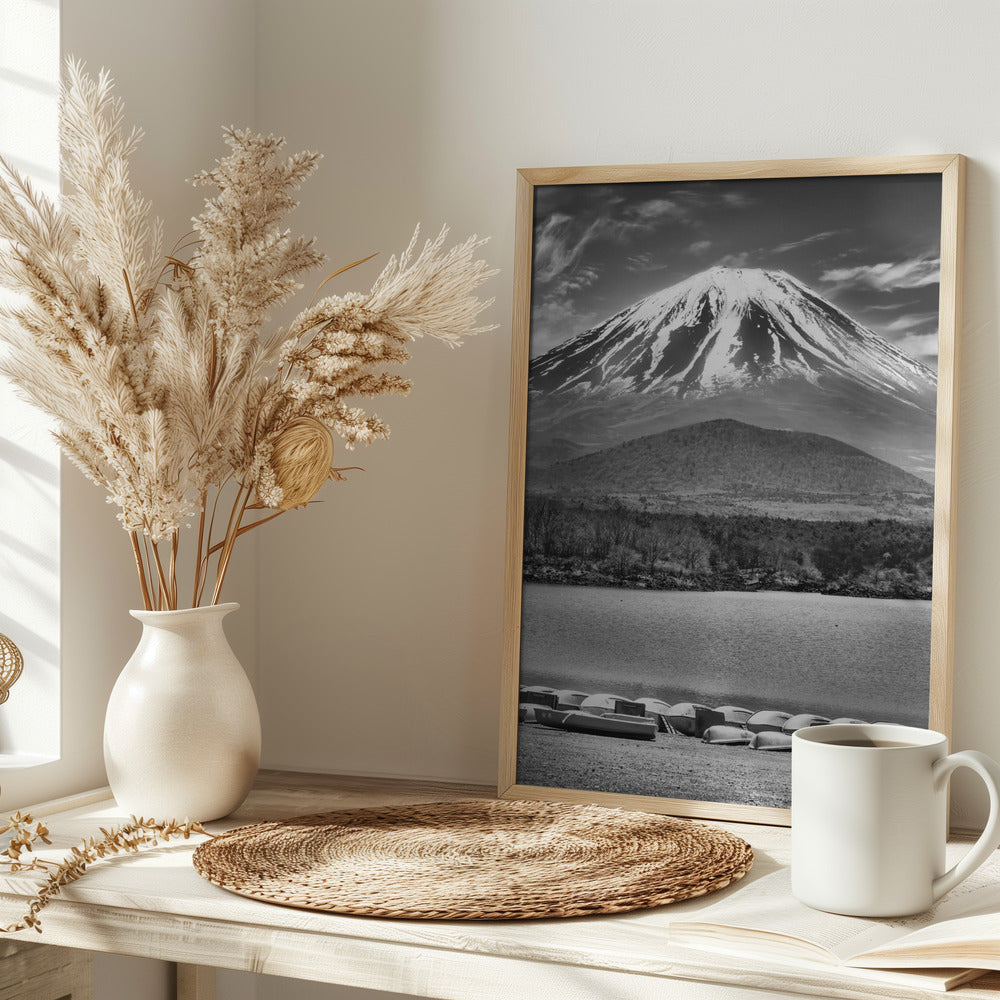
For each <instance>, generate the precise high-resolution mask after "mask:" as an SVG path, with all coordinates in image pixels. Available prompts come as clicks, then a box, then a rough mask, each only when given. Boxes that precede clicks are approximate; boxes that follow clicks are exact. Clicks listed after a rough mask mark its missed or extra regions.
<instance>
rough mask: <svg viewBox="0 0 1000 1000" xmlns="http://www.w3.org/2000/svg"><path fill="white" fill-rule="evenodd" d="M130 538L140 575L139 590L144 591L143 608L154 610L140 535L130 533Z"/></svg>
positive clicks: (134, 532)
mask: <svg viewBox="0 0 1000 1000" xmlns="http://www.w3.org/2000/svg"><path fill="white" fill-rule="evenodd" d="M129 537H130V538H131V539H132V553H133V555H134V556H135V568H136V571H137V572H138V574H139V589H140V590H141V591H142V606H143V607H144V608H145V609H146V610H147V611H152V610H153V602H152V601H151V600H150V599H149V585H148V584H147V583H146V567H145V566H144V565H143V562H142V552H141V551H140V550H139V534H138V532H136V531H130V532H129Z"/></svg>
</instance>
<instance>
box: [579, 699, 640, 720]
mask: <svg viewBox="0 0 1000 1000" xmlns="http://www.w3.org/2000/svg"><path fill="white" fill-rule="evenodd" d="M580 711H582V712H590V713H591V714H592V715H604V714H605V713H606V712H614V713H616V714H618V715H637V716H643V715H645V714H646V706H645V705H643V704H642V703H641V702H638V701H632V700H631V698H623V697H622V696H621V695H620V694H592V695H590V696H589V697H588V698H584V699H583V701H581V702H580Z"/></svg>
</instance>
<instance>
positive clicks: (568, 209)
mask: <svg viewBox="0 0 1000 1000" xmlns="http://www.w3.org/2000/svg"><path fill="white" fill-rule="evenodd" d="M940 226H941V179H940V176H939V175H937V174H914V175H907V176H888V177H821V178H791V179H778V178H775V179H760V180H741V181H670V182H663V183H653V184H646V183H644V184H606V185H605V184H600V185H597V184H581V185H552V186H544V187H536V188H535V231H534V256H533V271H534V274H533V281H532V326H531V353H532V356H536V355H539V354H543V353H545V351H547V350H549V349H550V348H552V347H554V346H555V345H556V344H558V343H560V342H561V341H563V340H565V339H567V338H568V337H572V336H575V335H576V334H578V333H581V332H582V331H584V330H586V329H588V328H589V327H591V326H593V325H595V324H596V323H599V322H600V321H601V320H604V319H606V318H607V317H609V316H612V315H613V314H614V313H616V312H618V311H619V310H620V309H623V308H625V307H626V306H629V305H631V304H632V303H633V302H635V301H637V300H638V299H641V298H643V297H644V296H646V295H649V294H651V293H653V292H656V291H659V290H660V289H662V288H666V287H668V286H669V285H673V284H676V283H677V282H678V281H683V280H684V279H685V278H688V277H690V276H691V275H692V274H695V273H696V272H698V271H702V270H705V269H706V268H709V267H713V266H715V265H717V264H727V265H732V266H736V267H765V268H774V269H779V270H783V271H788V272H789V273H790V274H792V275H794V276H795V277H796V278H798V279H800V280H801V281H803V282H805V283H806V284H808V285H810V286H811V287H812V288H814V289H815V290H816V291H818V292H819V293H820V294H822V295H824V296H825V297H826V298H828V299H829V300H830V301H831V302H833V303H834V304H835V305H837V306H839V307H840V308H841V309H843V310H844V311H845V312H847V313H848V314H850V315H851V316H852V317H853V318H854V319H855V320H857V321H858V322H860V323H863V324H864V325H865V326H868V327H870V328H871V329H873V330H875V331H876V332H877V333H880V334H881V335H882V336H884V337H885V338H886V339H887V340H890V341H892V342H893V343H894V344H896V345H897V346H898V347H899V348H900V349H901V350H903V351H905V352H906V353H907V354H909V355H911V356H913V357H916V358H919V359H920V360H921V361H923V362H924V363H925V364H928V365H930V367H932V368H935V369H936V368H937V307H938V291H939V288H938V282H939V278H938V274H939V266H940V259H939V258H940Z"/></svg>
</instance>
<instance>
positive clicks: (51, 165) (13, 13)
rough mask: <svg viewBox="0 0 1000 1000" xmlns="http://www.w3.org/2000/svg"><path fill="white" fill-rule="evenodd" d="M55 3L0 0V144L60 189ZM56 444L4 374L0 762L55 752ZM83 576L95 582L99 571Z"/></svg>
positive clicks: (0, 409) (13, 159) (43, 186)
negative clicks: (10, 659)
mask: <svg viewBox="0 0 1000 1000" xmlns="http://www.w3.org/2000/svg"><path fill="white" fill-rule="evenodd" d="M58 86H59V5H58V3H57V2H55V0H4V2H3V4H2V5H0V153H2V154H3V156H4V157H5V158H6V159H7V160H8V162H9V163H10V164H11V165H12V166H14V167H16V168H17V169H18V170H21V171H22V172H24V173H27V174H28V175H29V177H30V178H31V180H32V183H33V184H35V185H36V186H37V187H38V188H39V189H40V190H41V191H43V192H44V193H45V194H46V195H49V196H51V197H56V196H57V195H58V189H59V169H58V162H59V152H58V149H59V146H58ZM59 563H60V560H59V449H58V446H57V445H56V444H55V442H54V441H53V440H52V437H51V435H50V433H49V425H48V422H47V421H46V420H45V418H43V417H42V416H41V414H39V413H38V411H36V410H35V409H34V408H33V407H31V406H29V405H28V404H27V403H25V402H23V401H22V400H20V399H18V398H17V397H16V396H15V395H14V393H13V391H12V390H11V388H10V386H8V385H6V384H4V383H2V382H0V632H3V633H4V634H6V635H8V636H10V638H11V639H13V640H14V642H16V643H17V645H18V646H19V647H20V649H21V652H22V653H23V654H24V671H23V673H22V675H21V678H20V680H19V681H18V682H17V684H16V685H15V686H14V688H13V689H12V691H11V695H10V699H9V700H8V701H7V703H6V704H4V705H2V706H0V767H3V766H5V765H6V766H11V765H15V766H17V765H22V764H27V763H36V762H39V761H42V760H45V759H52V758H55V757H58V756H59V752H60V739H59V737H60V677H59V674H60V649H59V646H60V642H59V639H60V628H59V622H60V618H59V615H60V611H59V606H60V579H59ZM87 585H96V586H99V585H100V581H99V580H94V581H91V582H90V583H89V584H87Z"/></svg>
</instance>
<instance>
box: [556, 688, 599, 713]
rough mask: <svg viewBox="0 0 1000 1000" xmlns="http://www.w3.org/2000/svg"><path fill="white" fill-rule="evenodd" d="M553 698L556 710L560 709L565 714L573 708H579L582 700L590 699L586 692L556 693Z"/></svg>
mask: <svg viewBox="0 0 1000 1000" xmlns="http://www.w3.org/2000/svg"><path fill="white" fill-rule="evenodd" d="M555 696H556V708H561V709H563V711H567V712H568V711H572V710H573V709H574V708H579V707H580V703H581V702H582V701H583V700H584V698H589V697H590V696H589V695H588V694H587V692H586V691H556V692H555Z"/></svg>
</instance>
